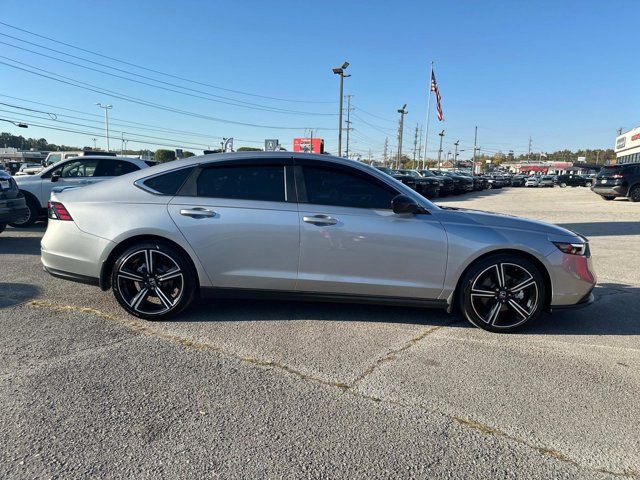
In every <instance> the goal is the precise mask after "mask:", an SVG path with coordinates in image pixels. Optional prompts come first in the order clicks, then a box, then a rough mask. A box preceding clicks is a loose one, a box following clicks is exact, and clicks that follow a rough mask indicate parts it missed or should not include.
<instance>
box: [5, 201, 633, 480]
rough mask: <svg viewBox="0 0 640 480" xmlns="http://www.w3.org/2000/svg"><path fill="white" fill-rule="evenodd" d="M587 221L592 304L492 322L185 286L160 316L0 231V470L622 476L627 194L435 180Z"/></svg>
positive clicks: (625, 468) (629, 400)
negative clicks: (526, 320)
mask: <svg viewBox="0 0 640 480" xmlns="http://www.w3.org/2000/svg"><path fill="white" fill-rule="evenodd" d="M438 203H446V204H448V205H455V206H460V207H464V208H476V209H483V210H490V211H497V212H505V213H510V214H515V215H520V216H525V217H529V218H535V219H540V220H546V221H551V222H554V223H558V224H561V225H563V226H566V227H568V228H572V229H574V230H576V231H578V232H581V233H584V234H586V235H587V236H588V237H589V238H590V240H591V250H592V254H593V257H594V263H595V267H596V271H597V273H598V276H599V281H600V286H599V287H597V289H596V292H595V293H596V297H597V303H596V304H594V305H593V306H591V307H589V308H587V309H584V310H578V311H572V312H563V313H555V314H553V315H544V316H543V317H542V318H541V319H540V321H538V322H537V323H536V324H535V325H532V326H531V327H530V328H528V329H527V330H525V331H523V332H522V333H519V334H514V335H495V334H491V333H488V332H484V331H482V330H478V329H474V328H471V327H469V326H468V325H467V324H466V323H465V322H463V321H461V320H460V319H459V318H458V317H455V316H450V315H447V314H445V313H443V312H440V311H429V310H422V309H414V308H396V307H371V306H358V305H340V304H335V305H334V304H320V303H298V302H246V301H245V302H242V301H222V302H208V303H205V302H202V303H200V304H199V305H197V306H196V307H195V308H193V309H192V310H190V311H189V312H187V313H186V314H185V315H184V316H183V317H181V318H180V319H178V320H177V321H173V322H158V323H149V322H144V321H140V320H137V319H134V318H132V317H129V316H127V315H126V314H124V313H123V312H122V311H121V310H120V308H119V307H118V306H117V304H116V302H115V301H114V300H113V298H112V297H111V295H110V294H109V293H104V292H100V291H99V290H96V289H95V288H93V287H89V286H85V285H78V284H72V283H67V282H63V281H60V280H55V279H53V278H51V277H49V276H47V275H46V274H45V273H44V272H42V270H41V268H40V265H39V257H38V253H39V252H38V247H39V239H40V237H41V236H42V229H40V230H38V229H36V230H33V231H28V232H27V231H17V230H12V229H7V231H6V232H5V233H3V234H2V235H0V328H1V329H2V330H1V331H2V336H0V385H1V387H0V438H2V439H5V440H3V441H2V442H0V445H1V446H0V478H32V477H60V478H62V477H64V478H74V477H76V478H77V477H86V476H89V475H94V476H103V477H116V478H132V477H136V478H139V477H158V476H164V477H197V478H202V477H205V478H218V477H220V478H227V477H234V478H238V477H243V478H246V477H258V476H259V477H288V478H298V477H301V476H305V477H350V478H351V477H354V478H365V477H369V478H370V477H397V476H400V475H402V476H409V477H422V478H487V477H492V478H494V477H495V478H522V477H526V478H621V477H622V478H637V477H640V435H638V433H637V432H638V431H640V420H639V419H640V402H638V400H637V398H638V393H637V392H638V391H640V347H639V339H640V315H639V314H638V312H639V311H640V308H639V307H640V295H638V292H639V290H638V289H639V288H640V277H639V274H638V270H639V269H640V258H639V257H638V255H637V253H636V252H637V245H638V242H639V241H640V205H638V204H633V203H630V202H624V201H614V202H605V201H603V200H601V199H600V198H599V197H597V196H595V195H594V194H592V193H591V192H590V191H588V190H587V189H585V188H576V189H573V188H567V189H559V188H556V189H545V190H542V189H524V188H509V189H503V190H502V191H497V192H495V191H486V192H478V193H475V194H468V195H465V196H462V197H451V198H446V199H439V200H438Z"/></svg>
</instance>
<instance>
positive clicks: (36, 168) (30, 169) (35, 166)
mask: <svg viewBox="0 0 640 480" xmlns="http://www.w3.org/2000/svg"><path fill="white" fill-rule="evenodd" d="M41 170H42V165H40V164H39V163H23V164H22V165H20V168H18V171H17V172H16V173H15V174H14V175H15V176H16V177H20V176H22V175H33V174H35V173H38V172H40V171H41Z"/></svg>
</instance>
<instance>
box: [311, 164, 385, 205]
mask: <svg viewBox="0 0 640 480" xmlns="http://www.w3.org/2000/svg"><path fill="white" fill-rule="evenodd" d="M302 171H303V174H304V184H305V189H306V193H307V203H313V204H316V205H335V206H339V207H351V208H370V209H389V208H391V200H392V199H393V197H395V196H396V195H397V194H398V193H397V192H396V191H394V190H393V189H392V188H390V187H387V186H386V185H384V184H382V183H381V182H380V183H378V181H377V179H375V178H371V179H369V178H366V177H365V176H364V175H360V174H359V173H356V172H354V173H351V172H348V171H345V170H341V169H332V168H323V167H311V166H305V167H303V170H302Z"/></svg>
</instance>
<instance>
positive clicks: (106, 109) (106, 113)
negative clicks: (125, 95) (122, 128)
mask: <svg viewBox="0 0 640 480" xmlns="http://www.w3.org/2000/svg"><path fill="white" fill-rule="evenodd" d="M96 105H97V106H98V107H100V108H102V109H104V125H105V130H106V132H107V152H108V151H109V110H111V109H112V108H113V105H102V104H101V103H96Z"/></svg>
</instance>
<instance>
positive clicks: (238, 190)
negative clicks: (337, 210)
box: [168, 158, 300, 290]
mask: <svg viewBox="0 0 640 480" xmlns="http://www.w3.org/2000/svg"><path fill="white" fill-rule="evenodd" d="M291 163H292V161H291V159H290V158H288V159H287V158H283V159H273V158H272V159H269V158H263V159H261V160H259V161H255V160H254V161H250V160H247V161H241V160H233V161H222V162H214V163H212V164H209V165H206V166H204V167H201V168H198V169H197V171H196V172H195V173H194V174H193V175H192V176H191V177H190V178H189V180H188V181H187V184H185V186H184V187H183V189H182V190H181V192H179V195H178V196H176V197H174V198H173V199H172V200H171V202H170V203H169V206H168V208H169V214H170V215H171V218H172V219H173V221H174V222H175V223H176V225H177V226H178V228H179V229H180V231H181V232H182V234H183V235H184V236H185V238H186V240H187V241H188V242H189V244H190V245H191V247H192V248H193V250H194V251H195V252H196V255H197V256H198V258H199V260H200V262H201V263H202V265H203V266H204V268H205V270H206V272H207V274H208V276H209V278H210V280H211V282H212V285H213V286H214V287H222V288H246V289H260V290H265V289H266V290H294V288H295V283H296V277H297V273H298V256H299V244H300V227H299V222H298V206H297V204H296V202H295V194H294V190H295V189H294V188H292V187H290V188H287V187H286V185H287V181H286V176H287V175H289V176H291V175H292V172H290V171H289V172H288V171H287V170H289V169H290V168H291V166H290V164H291ZM287 164H289V165H287ZM291 181H292V180H291Z"/></svg>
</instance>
